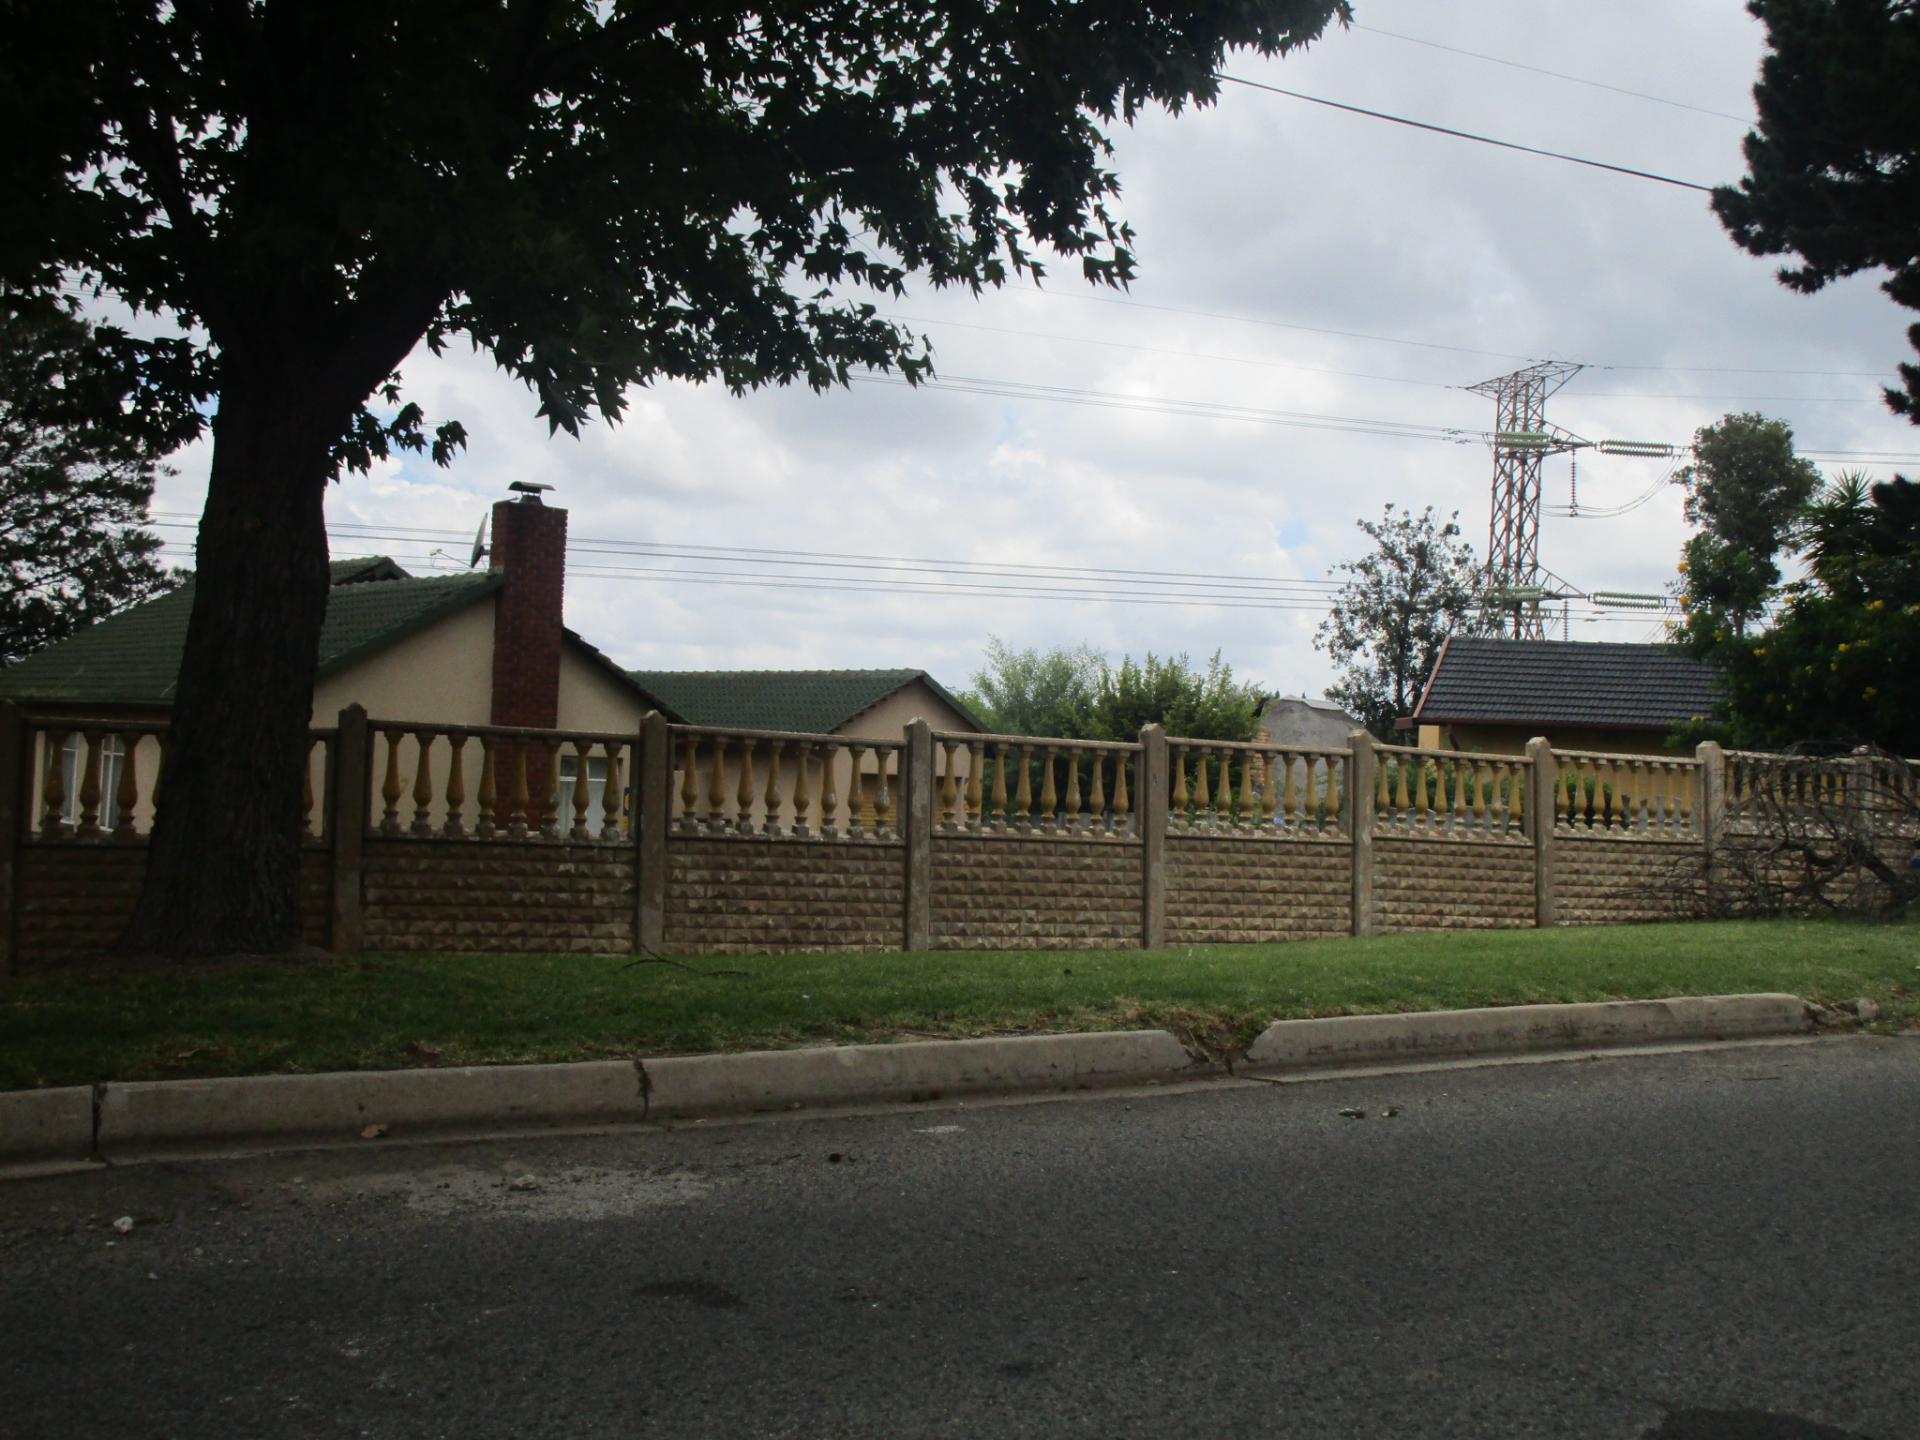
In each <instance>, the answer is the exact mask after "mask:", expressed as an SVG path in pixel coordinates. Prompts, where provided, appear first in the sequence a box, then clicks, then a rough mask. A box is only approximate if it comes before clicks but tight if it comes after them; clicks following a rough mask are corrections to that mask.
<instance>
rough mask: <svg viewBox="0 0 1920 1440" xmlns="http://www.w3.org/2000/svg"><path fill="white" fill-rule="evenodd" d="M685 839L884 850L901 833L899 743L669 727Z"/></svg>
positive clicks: (677, 818)
mask: <svg viewBox="0 0 1920 1440" xmlns="http://www.w3.org/2000/svg"><path fill="white" fill-rule="evenodd" d="M669 733H670V736H671V739H672V744H673V763H674V765H675V767H676V772H677V776H678V783H677V784H676V785H675V787H674V790H673V796H672V799H673V817H672V818H673V828H674V830H675V831H676V832H677V833H679V834H683V835H745V836H758V837H761V838H764V839H781V838H786V839H792V840H806V839H810V838H811V839H816V840H836V839H846V840H889V839H892V838H893V837H895V836H896V835H897V834H898V832H899V829H900V786H899V776H900V774H901V755H902V752H903V751H904V750H905V748H906V747H905V743H904V742H903V741H898V740H850V739H848V738H846V737H845V736H840V735H802V734H793V733H785V732H780V731H774V730H724V729H716V728H713V727H708V726H698V725H675V726H672V727H670V731H669Z"/></svg>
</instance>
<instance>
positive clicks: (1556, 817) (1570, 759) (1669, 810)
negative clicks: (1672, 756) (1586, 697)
mask: <svg viewBox="0 0 1920 1440" xmlns="http://www.w3.org/2000/svg"><path fill="white" fill-rule="evenodd" d="M1553 758H1554V762H1555V764H1556V765H1557V766H1558V772H1559V773H1558V779H1557V781H1556V783H1555V785H1554V787H1553V824H1554V828H1555V829H1556V830H1558V831H1560V832H1561V833H1562V834H1593V833H1595V832H1599V833H1601V834H1607V833H1618V834H1619V835H1621V836H1634V837H1638V838H1642V839H1654V840H1673V839H1683V838H1687V837H1690V836H1693V835H1694V834H1695V833H1696V830H1695V825H1696V823H1697V816H1698V808H1697V804H1696V800H1697V797H1698V795H1699V792H1700V762H1699V761H1697V760H1666V759H1662V758H1660V757H1657V756H1648V755H1602V754H1597V753H1594V752H1590V751H1585V750H1556V751H1554V752H1553Z"/></svg>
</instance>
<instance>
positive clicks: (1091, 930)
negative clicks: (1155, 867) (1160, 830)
mask: <svg viewBox="0 0 1920 1440" xmlns="http://www.w3.org/2000/svg"><path fill="white" fill-rule="evenodd" d="M933 943H934V946H935V948H936V949H940V950H1091V949H1107V948H1114V947H1124V946H1128V945H1138V944H1139V943H1140V846H1139V845H1138V844H1135V843H1132V842H1129V841H1122V840H1104V841H1103V840H1035V839H1011V838H1006V837H998V836H991V835H936V836H935V837H934V840H933Z"/></svg>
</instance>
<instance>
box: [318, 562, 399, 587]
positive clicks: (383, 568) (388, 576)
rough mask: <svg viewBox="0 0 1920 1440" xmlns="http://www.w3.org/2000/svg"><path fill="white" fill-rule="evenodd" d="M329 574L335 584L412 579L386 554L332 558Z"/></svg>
mask: <svg viewBox="0 0 1920 1440" xmlns="http://www.w3.org/2000/svg"><path fill="white" fill-rule="evenodd" d="M327 575H328V577H329V579H330V580H331V582H332V583H333V584H335V585H357V584H359V583H361V582H363V581H367V580H411V579H412V578H413V576H412V575H411V574H409V573H408V572H407V571H405V570H402V569H401V568H400V567H399V566H398V565H396V564H394V563H393V561H392V560H390V559H388V558H387V557H386V556H385V555H356V556H354V557H353V558H352V559H351V560H330V561H328V562H327Z"/></svg>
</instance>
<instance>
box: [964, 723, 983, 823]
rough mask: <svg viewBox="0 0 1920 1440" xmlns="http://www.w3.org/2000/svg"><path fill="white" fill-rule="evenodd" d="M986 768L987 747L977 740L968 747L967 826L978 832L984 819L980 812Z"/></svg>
mask: <svg viewBox="0 0 1920 1440" xmlns="http://www.w3.org/2000/svg"><path fill="white" fill-rule="evenodd" d="M986 768H987V747H986V746H985V745H983V744H981V743H980V742H979V741H978V740H976V741H974V742H973V743H972V744H971V745H969V746H968V747H967V828H968V829H969V830H972V831H974V832H976V833H978V831H979V830H980V828H981V825H982V821H983V817H982V816H981V814H980V788H981V781H982V777H983V776H984V774H985V772H986Z"/></svg>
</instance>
